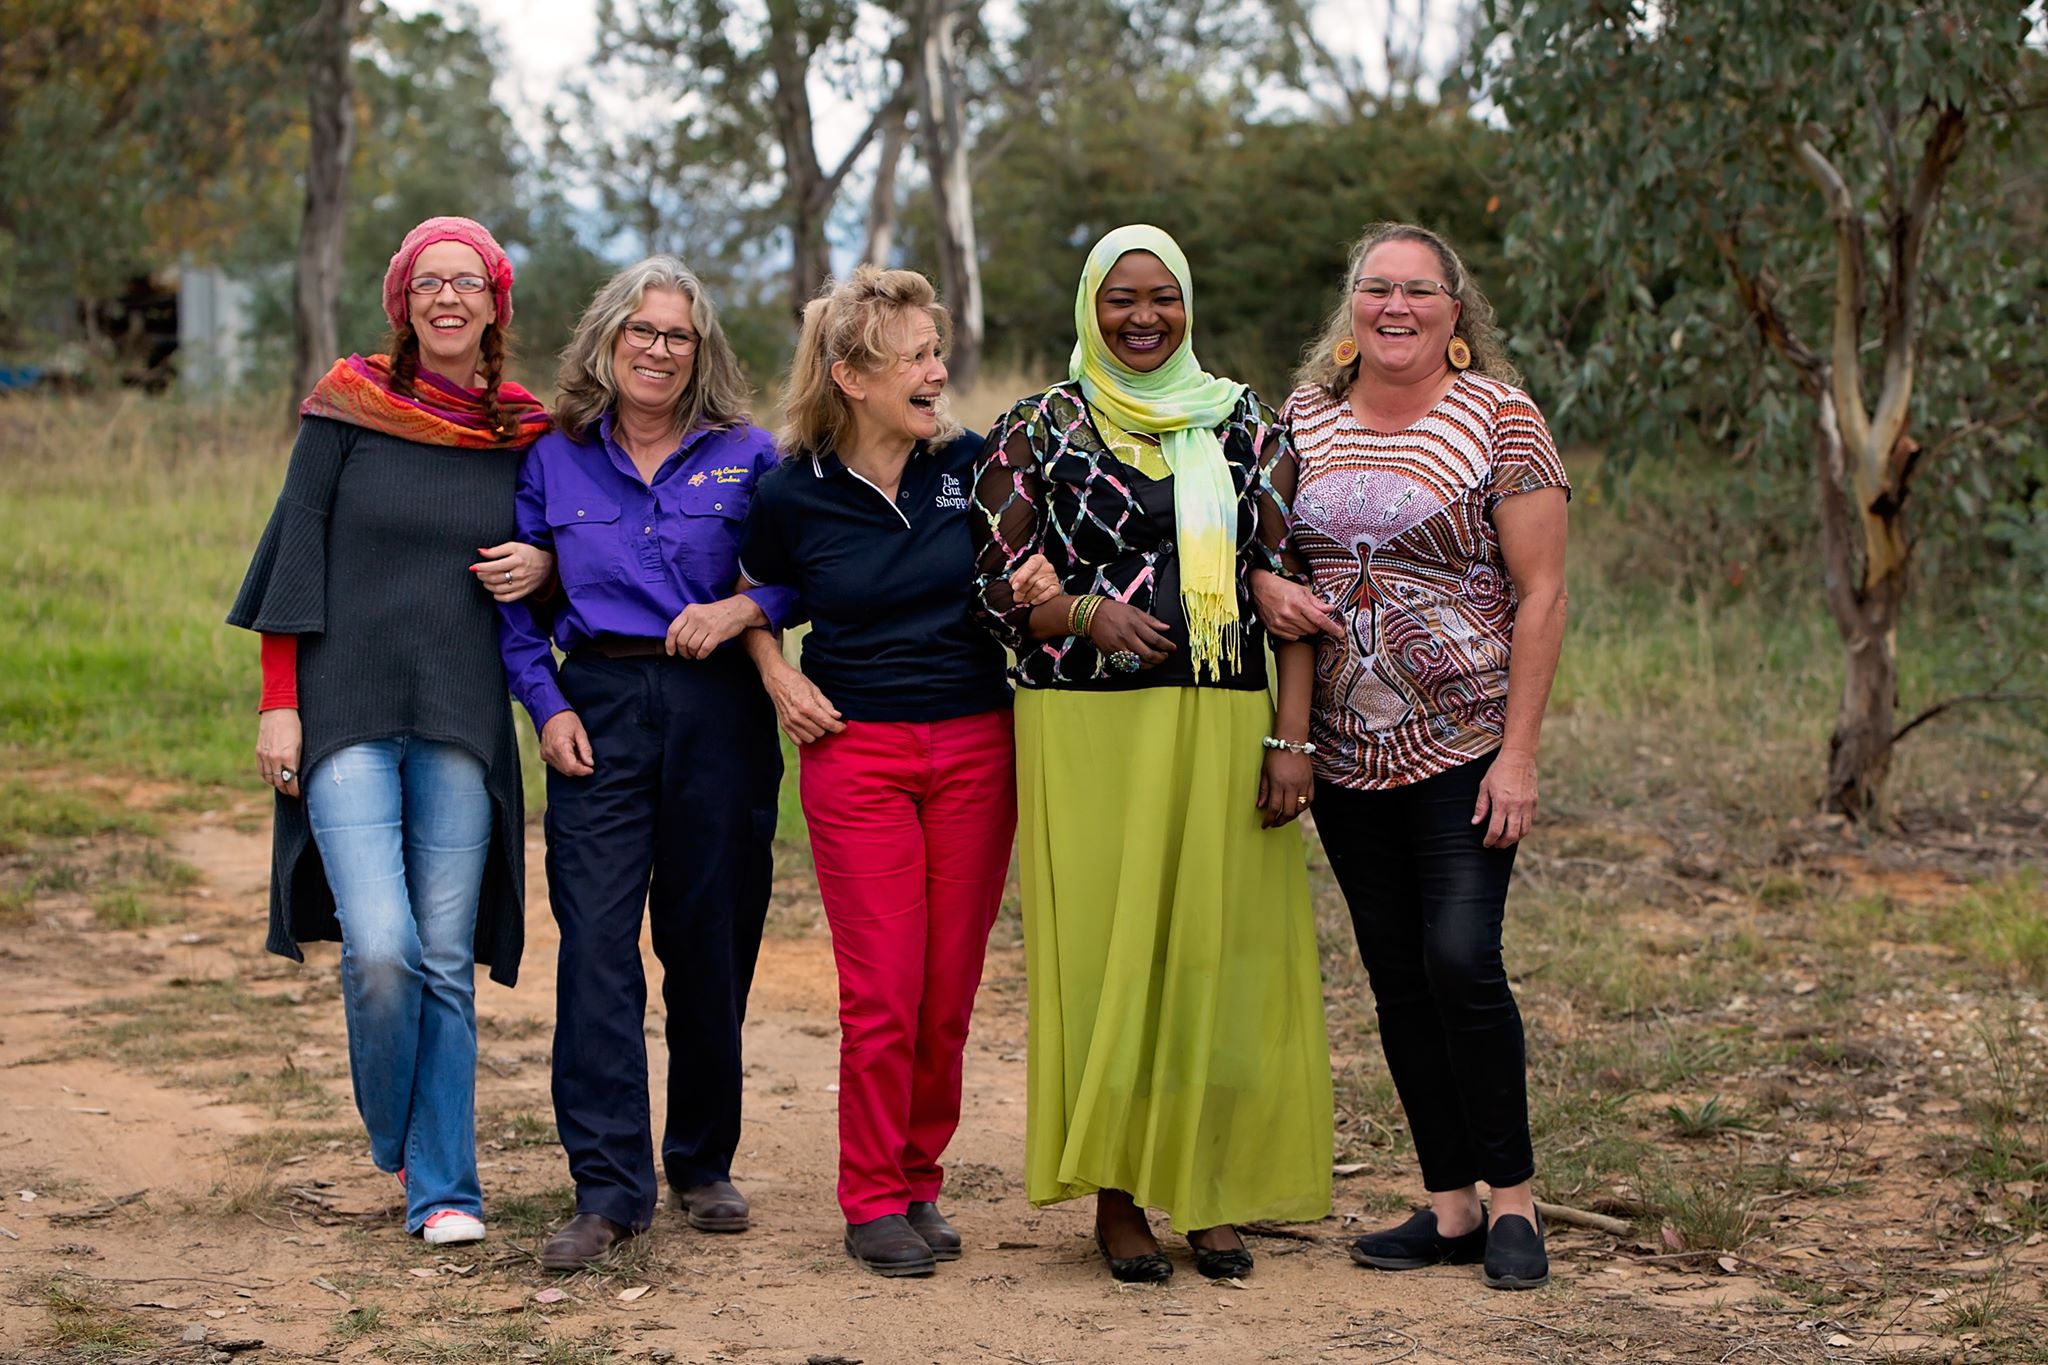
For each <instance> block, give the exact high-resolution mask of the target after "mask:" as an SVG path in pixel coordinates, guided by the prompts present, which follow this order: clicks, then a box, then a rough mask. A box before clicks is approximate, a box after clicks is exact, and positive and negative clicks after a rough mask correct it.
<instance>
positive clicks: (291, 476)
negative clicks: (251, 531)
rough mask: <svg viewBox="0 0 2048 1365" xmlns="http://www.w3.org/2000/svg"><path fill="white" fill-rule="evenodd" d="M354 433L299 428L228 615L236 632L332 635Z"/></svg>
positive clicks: (336, 425) (332, 425)
mask: <svg viewBox="0 0 2048 1365" xmlns="http://www.w3.org/2000/svg"><path fill="white" fill-rule="evenodd" d="M355 431H356V429H355V428H354V427H352V426H350V425H348V424H347V423H345V422H337V421H333V420H332V419H330V418H325V417H308V418H306V419H304V420H303V421H302V422H300V423H299V436H298V440H297V441H296V442H294V443H293V445H292V458H291V464H290V465H289V466H288V467H287V468H286V470H285V476H284V488H283V489H282V490H281V491H280V492H279V493H278V495H277V506H276V507H274V508H272V509H271V513H270V522H269V524H268V525H266V526H265V527H264V528H263V538H262V539H261V540H259V541H258V542H257V543H256V553H255V555H254V556H253V557H252V558H251V559H250V561H249V571H248V573H247V574H245V575H244V576H243V578H242V590H241V591H240V592H239V593H237V594H236V595H235V604H234V606H233V607H231V608H230V609H229V611H228V617H227V621H228V624H229V625H231V626H241V627H242V628H244V629H245V630H255V631H262V632H263V633H264V634H266V635H319V634H322V633H324V632H325V631H326V629H327V521H328V517H329V515H330V513H331V512H332V511H333V508H334V490H335V486H336V484H338V483H339V482H340V480H341V467H342V462H343V460H344V459H346V457H347V454H348V447H349V446H350V445H351V444H352V443H353V438H354V435H355Z"/></svg>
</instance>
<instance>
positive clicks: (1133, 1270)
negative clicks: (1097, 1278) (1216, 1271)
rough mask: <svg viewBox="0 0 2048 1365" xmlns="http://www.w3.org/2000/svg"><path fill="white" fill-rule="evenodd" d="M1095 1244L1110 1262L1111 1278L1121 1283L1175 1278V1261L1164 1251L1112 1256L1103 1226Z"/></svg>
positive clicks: (1156, 1281)
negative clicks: (1103, 1233)
mask: <svg viewBox="0 0 2048 1365" xmlns="http://www.w3.org/2000/svg"><path fill="white" fill-rule="evenodd" d="M1095 1246H1096V1249H1097V1250H1099V1251H1100V1252H1101V1253H1102V1259H1103V1260H1105V1261H1107V1262H1109V1276H1110V1278H1111V1279H1113V1280H1116V1281H1117V1282H1118V1283H1120V1284H1158V1283H1159V1282H1160V1281H1162V1280H1170V1279H1172V1278H1173V1262H1172V1261H1169V1260H1168V1259H1166V1253H1165V1252H1163V1251H1148V1252H1146V1253H1145V1254H1144V1255H1142V1256H1112V1255H1110V1254H1109V1241H1108V1239H1107V1238H1105V1237H1104V1236H1103V1235H1102V1229H1101V1228H1097V1229H1095ZM1205 1273H1206V1272H1205Z"/></svg>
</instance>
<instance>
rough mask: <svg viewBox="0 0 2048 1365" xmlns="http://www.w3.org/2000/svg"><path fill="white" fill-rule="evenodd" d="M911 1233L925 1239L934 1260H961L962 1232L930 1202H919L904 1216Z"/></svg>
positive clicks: (921, 1200)
mask: <svg viewBox="0 0 2048 1365" xmlns="http://www.w3.org/2000/svg"><path fill="white" fill-rule="evenodd" d="M904 1218H905V1219H907V1220H908V1221H909V1223H910V1227H911V1231H913V1232H915V1233H916V1234H917V1235H918V1236H920V1237H922V1238H924V1244H925V1245H926V1246H928V1247H930V1248H931V1249H932V1259H933V1260H937V1261H957V1260H959V1259H960V1230H959V1229H958V1228H956V1227H954V1226H953V1225H952V1224H951V1223H949V1222H947V1221H946V1215H945V1214H943V1213H940V1212H939V1206H938V1205H937V1204H934V1203H932V1202H930V1201H929V1200H923V1199H920V1200H917V1201H915V1202H914V1203H912V1204H911V1206H910V1212H909V1213H907V1214H905V1215H904Z"/></svg>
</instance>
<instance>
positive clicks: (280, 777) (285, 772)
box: [277, 768, 298, 787]
mask: <svg viewBox="0 0 2048 1365" xmlns="http://www.w3.org/2000/svg"><path fill="white" fill-rule="evenodd" d="M297 776H298V774H297V773H295V772H293V771H292V770H291V769H290V768H279V769H278V770H277V785H278V786H280V787H289V786H290V785H291V784H292V779H294V778H296V777H297Z"/></svg>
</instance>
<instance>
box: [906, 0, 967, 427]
mask: <svg viewBox="0 0 2048 1365" xmlns="http://www.w3.org/2000/svg"><path fill="white" fill-rule="evenodd" d="M923 6H924V8H923V11H922V22H921V23H920V24H919V26H918V28H919V44H918V47H919V51H918V54H917V81H916V85H917V95H918V131H919V133H920V134H921V135H922V138H923V143H924V163H925V168H926V170H927V171H928V172H929V173H930V176H931V184H932V208H933V210H934V216H935V217H936V218H937V219H938V227H939V234H938V236H939V241H938V248H939V288H940V289H941V291H943V293H944V294H945V302H946V307H947V308H948V309H950V310H951V311H952V314H953V354H952V356H951V358H950V359H949V360H948V362H947V368H948V369H949V370H950V371H951V372H952V382H953V383H954V384H956V385H958V386H959V387H960V388H961V389H971V388H973V387H974V381H975V379H976V378H977V377H978V376H979V375H980V373H981V349H982V340H983V335H982V334H983V330H984V323H983V319H982V302H981V256H980V250H979V247H978V246H977V244H976V242H975V236H974V179H973V173H972V166H971V165H970V162H969V158H968V146H967V73H966V67H967V32H968V27H969V25H970V23H971V22H972V20H973V18H974V15H975V12H976V11H977V9H978V8H979V0H923Z"/></svg>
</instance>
